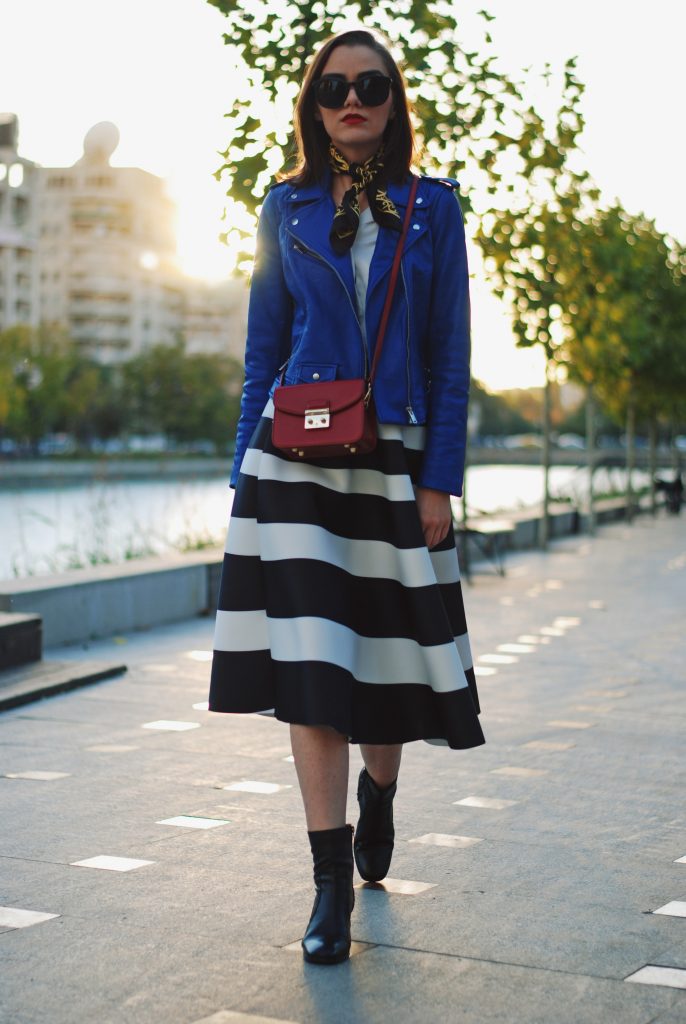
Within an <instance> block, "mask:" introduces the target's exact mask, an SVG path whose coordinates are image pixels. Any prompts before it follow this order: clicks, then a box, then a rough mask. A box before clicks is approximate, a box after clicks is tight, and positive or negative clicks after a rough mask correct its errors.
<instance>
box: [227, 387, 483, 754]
mask: <svg viewBox="0 0 686 1024" xmlns="http://www.w3.org/2000/svg"><path fill="white" fill-rule="evenodd" d="M272 416H273V403H272V401H271V399H270V400H269V401H268V403H267V405H266V407H265V409H264V411H263V414H262V417H261V419H260V421H259V423H258V425H257V427H256V428H255V431H254V433H253V436H252V438H251V441H250V445H249V447H248V449H247V451H246V454H245V457H244V459H243V464H242V466H241V472H240V475H239V478H238V483H237V485H236V491H235V495H234V502H233V508H232V511H231V519H230V522H229V528H228V534H227V541H226V550H225V554H224V561H223V566H222V573H221V581H220V587H219V597H218V607H217V612H216V620H215V631H214V642H213V648H214V650H213V657H212V671H211V680H210V693H209V710H210V711H218V712H244V713H245V712H261V713H264V714H268V715H272V716H274V717H276V718H277V719H280V720H281V721H284V722H294V723H299V724H303V725H328V726H332V727H333V728H334V729H336V730H337V731H339V732H340V733H342V734H343V735H345V736H346V737H347V738H348V740H349V741H350V742H351V743H406V742H409V741H410V740H418V739H422V740H425V741H426V742H428V743H435V744H440V745H444V746H449V747H452V748H455V749H464V748H467V747H474V746H478V745H479V744H481V743H483V742H484V737H483V733H482V731H481V727H480V724H479V719H478V714H479V701H478V695H477V690H476V682H475V678H474V667H473V663H472V655H471V651H470V645H469V637H468V633H467V624H466V621H465V613H464V605H463V600H462V590H461V586H460V574H459V568H458V561H457V551H456V548H455V538H454V535H453V532H452V530H451V531H450V532H449V534H448V536H447V537H446V539H445V540H444V541H442V542H441V543H440V544H439V545H437V546H436V547H435V548H432V549H431V550H429V549H428V548H427V546H426V542H425V540H424V535H423V532H422V528H421V523H420V519H419V514H418V510H417V504H416V500H415V493H414V488H413V484H414V482H415V481H416V480H417V478H418V475H419V471H420V467H421V460H422V449H423V445H424V436H425V428H423V427H421V426H400V425H395V424H379V439H378V443H377V446H376V449H375V450H374V451H373V452H371V453H369V454H367V455H351V456H343V457H337V458H330V459H312V460H310V459H308V460H307V461H306V462H294V461H293V460H291V459H288V458H287V457H286V456H285V455H282V454H281V453H280V452H279V451H278V449H276V448H274V446H273V445H272V442H271V426H272Z"/></svg>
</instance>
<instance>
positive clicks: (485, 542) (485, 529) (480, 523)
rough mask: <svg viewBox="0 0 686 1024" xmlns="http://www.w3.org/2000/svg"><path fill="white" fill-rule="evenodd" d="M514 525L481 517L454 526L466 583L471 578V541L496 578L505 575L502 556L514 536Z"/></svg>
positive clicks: (506, 521) (493, 518)
mask: <svg viewBox="0 0 686 1024" xmlns="http://www.w3.org/2000/svg"><path fill="white" fill-rule="evenodd" d="M514 529H515V528H514V523H512V522H511V521H510V520H509V519H496V518H495V517H491V516H482V517H479V518H476V519H467V521H466V522H465V521H464V520H461V521H459V522H457V523H456V524H455V531H456V533H457V536H458V538H459V546H460V566H461V568H462V571H463V573H464V576H465V578H466V579H467V581H469V579H470V578H471V572H470V564H469V563H470V559H469V550H468V548H469V542H470V540H472V541H473V542H474V543H475V544H476V547H477V548H478V549H479V551H480V552H481V554H482V555H483V556H484V558H485V559H486V560H487V561H489V562H490V563H491V564H492V565H493V568H494V569H495V571H496V573H497V575H498V576H504V575H505V563H504V561H503V556H504V554H505V552H506V551H507V548H508V543H507V542H508V539H509V538H510V537H511V536H512V535H513V534H514Z"/></svg>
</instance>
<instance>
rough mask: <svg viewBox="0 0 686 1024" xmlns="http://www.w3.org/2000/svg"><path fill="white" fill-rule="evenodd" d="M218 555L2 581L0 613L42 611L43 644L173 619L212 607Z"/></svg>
mask: <svg viewBox="0 0 686 1024" xmlns="http://www.w3.org/2000/svg"><path fill="white" fill-rule="evenodd" d="M221 557H222V552H221V551H217V549H213V550H212V551H211V552H210V551H204V552H202V553H194V554H192V555H178V556H171V557H165V558H146V559H141V560H140V561H138V560H136V561H132V562H130V563H126V564H125V565H104V566H95V567H93V568H91V569H76V570H74V571H72V572H66V573H60V574H58V575H55V576H35V577H27V578H26V579H19V580H5V581H1V582H0V611H5V612H35V613H38V614H39V615H42V617H43V643H44V644H45V646H46V647H54V646H56V645H59V644H69V643H78V642H79V641H81V640H90V639H94V638H96V637H104V636H111V635H112V634H113V633H121V632H130V631H131V630H136V629H146V628H148V627H150V626H158V625H162V624H164V623H167V622H178V621H181V620H183V619H190V618H194V617H195V616H196V615H202V614H206V613H207V612H208V611H209V609H210V608H211V607H212V606H213V604H212V598H211V594H210V588H209V578H210V574H209V571H208V563H210V564H212V565H214V564H215V563H216V562H221Z"/></svg>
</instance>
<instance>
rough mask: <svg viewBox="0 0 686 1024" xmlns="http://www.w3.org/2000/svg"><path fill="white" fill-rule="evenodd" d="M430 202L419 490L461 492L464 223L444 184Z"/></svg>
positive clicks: (465, 390) (466, 337)
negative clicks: (427, 381) (426, 385)
mask: <svg viewBox="0 0 686 1024" xmlns="http://www.w3.org/2000/svg"><path fill="white" fill-rule="evenodd" d="M436 187H437V188H439V189H440V196H437V197H436V200H435V202H433V203H432V210H431V213H432V222H431V230H432V235H433V245H434V254H433V255H434V269H433V281H432V287H431V307H430V311H429V327H428V336H427V344H428V360H429V370H430V373H431V389H430V391H429V409H428V418H427V432H426V446H425V449H424V457H423V460H422V469H421V472H420V474H419V479H418V484H419V486H420V487H431V488H434V489H435V490H437V491H446V492H448V493H449V494H455V495H460V494H462V483H463V477H464V463H465V453H466V447H467V402H468V399H469V380H470V377H469V361H470V354H471V339H470V303H469V269H468V266H467V249H466V245H465V233H464V221H463V218H462V211H461V209H460V204H459V201H458V199H457V197H456V196H455V195H454V194H453V193H452V192H449V191H448V190H447V189H446V188H445V186H440V187H439V186H436Z"/></svg>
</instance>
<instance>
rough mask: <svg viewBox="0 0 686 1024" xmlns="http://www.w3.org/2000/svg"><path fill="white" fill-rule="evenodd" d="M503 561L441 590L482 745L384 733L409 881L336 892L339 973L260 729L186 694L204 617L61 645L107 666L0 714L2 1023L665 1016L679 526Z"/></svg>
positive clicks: (683, 574) (284, 742)
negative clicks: (396, 758) (344, 902)
mask: <svg viewBox="0 0 686 1024" xmlns="http://www.w3.org/2000/svg"><path fill="white" fill-rule="evenodd" d="M508 569H509V571H508V576H507V577H506V578H505V579H500V578H498V577H496V576H494V575H487V574H485V573H484V574H483V575H479V576H477V577H476V578H475V583H474V585H473V586H472V587H471V588H468V590H467V593H466V600H467V607H468V615H469V623H470V631H471V636H472V640H473V645H474V649H475V652H476V654H477V655H478V656H479V657H478V660H477V664H478V665H479V682H480V687H481V691H482V695H483V709H484V710H483V716H482V719H483V726H484V730H485V733H486V737H487V744H486V745H485V746H484V747H481V748H478V749H476V750H473V751H464V752H453V751H447V750H444V749H442V748H436V747H432V746H429V745H427V744H423V743H415V744H409V745H408V746H407V747H406V749H405V755H404V764H403V769H402V773H401V780H400V787H399V793H398V797H397V800H396V807H397V811H396V820H397V830H398V843H397V848H396V855H395V857H394V861H393V865H392V870H391V873H392V877H393V879H394V880H400V881H403V882H405V883H407V882H412V883H415V884H413V885H412V886H405V888H410V889H416V890H418V891H417V892H414V893H410V894H408V893H402V892H394V891H386V890H383V889H381V890H375V889H373V888H361V889H358V890H357V906H356V908H355V911H354V915H353V935H354V938H355V939H356V940H358V942H359V943H360V944H361V945H360V946H356V952H355V955H354V956H353V957H352V958H351V960H350V961H349V962H347V963H346V964H343V965H341V966H338V967H332V968H327V967H318V966H314V965H304V964H303V961H302V956H301V953H300V948H299V940H300V937H301V935H302V933H303V929H304V927H305V925H306V923H307V919H308V916H309V911H310V907H311V902H312V882H311V866H310V855H309V849H308V844H307V837H306V834H305V826H304V821H303V813H302V809H301V803H300V796H299V792H298V789H297V783H296V778H295V772H294V769H293V765H292V763H291V762H289V760H288V755H289V741H288V730H287V726H285V725H283V724H281V723H278V722H275V721H273V720H270V719H265V718H264V717H260V716H248V717H240V716H221V715H211V714H208V713H207V712H206V711H205V710H204V709H203V702H204V701H206V697H207V679H208V661H207V659H208V656H209V655H208V651H209V647H210V645H211V638H212V622H211V620H209V619H198V620H195V621H192V622H187V623H182V624H180V625H178V626H174V627H169V628H165V629H156V630H154V631H149V632H146V633H139V634H131V635H129V636H126V637H120V638H114V639H113V640H112V641H108V642H97V643H92V644H91V645H89V647H88V649H81V650H79V651H71V650H70V651H68V652H67V651H65V650H64V649H62V650H61V651H60V652H59V656H60V657H63V656H65V654H68V655H69V656H72V657H76V656H81V657H84V658H93V657H110V656H115V657H118V658H122V657H123V658H124V659H125V660H126V661H127V663H128V664H129V666H130V669H129V672H128V673H127V674H126V675H124V676H121V677H119V678H116V679H113V680H110V681H106V682H103V683H100V684H97V685H94V686H90V687H87V688H85V689H83V690H79V691H74V692H72V693H68V694H64V695H62V696H59V697H55V698H51V699H49V700H45V701H42V702H39V703H36V704H33V705H28V706H26V707H23V708H18V709H16V710H14V711H10V712H8V713H6V714H5V715H3V716H1V717H0V743H1V744H2V751H1V762H0V773H2V774H3V776H4V777H2V778H0V793H1V795H2V806H3V813H2V822H3V827H2V829H0V870H1V872H2V880H1V884H2V891H1V893H0V903H1V904H2V905H3V907H4V908H10V909H9V910H8V909H4V910H2V911H0V915H2V916H0V961H1V962H2V969H1V973H2V982H1V984H0V1020H2V1021H3V1024H5V1022H6V1024H34V1022H35V1024H38V1022H41V1024H43V1022H49V1024H194V1022H198V1021H203V1022H205V1021H207V1022H212V1024H228V1022H230V1021H231V1022H234V1021H246V1022H250V1021H251V1022H253V1024H256V1022H260V1021H264V1020H266V1019H273V1020H277V1021H293V1022H299V1024H306V1022H315V1021H316V1022H323V1024H387V1022H388V1021H389V1020H392V1021H393V1022H394V1024H405V1022H420V1024H423V1022H425V1021H430V1020H434V1019H435V1020H439V1021H446V1022H453V1021H464V1022H468V1024H490V1022H495V1021H498V1022H504V1024H520V1022H521V1024H591V1022H593V1024H595V1022H598V1024H608V1022H610V1024H614V1022H618V1024H648V1022H654V1024H658V1022H659V1024H677V1022H686V990H684V986H685V985H686V917H684V915H685V914H686V828H685V825H686V808H685V806H684V763H685V761H686V756H685V755H686V740H685V725H686V723H685V721H684V719H685V717H686V716H685V712H684V643H683V640H684V607H685V606H686V601H685V596H686V593H685V592H686V519H684V520H673V519H672V520H669V519H665V518H660V519H659V520H658V521H657V522H652V521H648V520H641V521H638V522H637V523H636V524H635V525H634V526H632V527H625V526H613V527H607V528H605V529H603V530H602V531H601V533H600V534H599V536H598V537H597V538H595V539H593V540H589V539H586V538H575V539H573V540H567V541H564V542H560V543H559V544H556V545H555V546H554V548H553V550H552V551H551V553H550V554H548V555H547V556H540V555H537V554H531V553H527V554H522V555H519V556H516V557H513V558H512V559H510V561H509V564H508ZM48 653H49V654H52V655H56V654H57V652H54V651H53V652H48ZM160 720H167V721H169V720H171V721H172V722H174V723H176V727H175V728H174V729H162V728H156V727H153V723H157V724H158V725H159V724H160ZM179 723H183V725H180V724H179ZM359 765H360V760H359V752H358V750H357V748H353V758H352V771H351V787H350V797H351V799H350V803H349V818H348V820H349V821H352V822H353V823H354V822H355V821H356V814H355V809H356V805H355V802H354V785H353V784H352V780H353V779H354V778H355V777H356V775H357V771H358V768H359ZM32 773H47V774H43V775H42V776H41V777H30V776H31V774H32ZM51 773H52V774H51ZM185 816H188V817H185ZM203 819H208V820H203ZM188 825H192V826H195V827H192V828H190V827H187V826H188ZM200 826H212V827H200ZM112 858H125V859H126V860H124V861H123V862H120V861H117V860H114V861H113V860H112ZM79 862H80V863H79ZM108 866H109V867H110V868H112V867H119V868H126V867H128V868H130V869H131V870H128V871H126V872H123V871H121V870H119V871H117V870H98V867H101V868H106V867H108ZM417 883H418V884H417ZM389 888H390V889H395V888H399V889H402V888H403V886H397V885H395V884H389ZM661 908H665V909H664V910H661ZM679 915H681V916H679ZM43 918H44V919H43ZM647 965H654V967H653V969H652V970H648V971H646V970H645V968H646V966H647ZM636 972H639V974H638V975H637V977H636V981H637V982H638V983H633V982H632V981H631V980H627V979H630V978H631V976H632V975H636ZM641 972H643V973H641ZM639 978H645V980H646V981H649V980H653V981H655V982H657V983H658V984H645V983H640V981H639ZM671 986H681V987H671Z"/></svg>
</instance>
